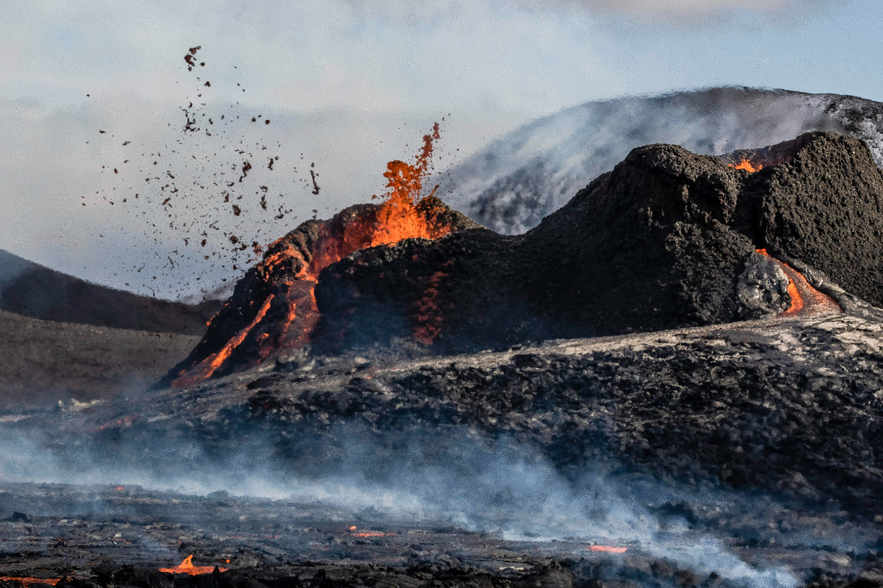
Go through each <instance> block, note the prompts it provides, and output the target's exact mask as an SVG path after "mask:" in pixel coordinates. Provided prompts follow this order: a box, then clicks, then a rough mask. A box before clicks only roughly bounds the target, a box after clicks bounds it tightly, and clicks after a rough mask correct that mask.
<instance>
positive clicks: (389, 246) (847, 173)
mask: <svg viewBox="0 0 883 588" xmlns="http://www.w3.org/2000/svg"><path fill="white" fill-rule="evenodd" d="M740 159H746V160H748V159H750V160H751V161H753V162H754V163H755V164H756V166H753V167H754V169H757V171H755V172H750V171H748V170H747V169H739V168H738V167H744V166H738V167H737V162H738V161H740ZM758 168H759V169H758ZM420 206H423V204H422V203H421V205H420ZM881 207H883V176H881V172H880V170H879V169H878V168H877V166H876V165H875V163H874V160H873V158H872V156H871V153H870V152H869V150H868V148H867V147H866V146H865V145H864V144H863V143H862V142H861V141H859V140H857V139H854V138H850V137H844V136H840V135H837V134H834V133H821V132H818V133H808V134H805V135H801V136H800V137H798V138H797V139H795V140H793V141H789V142H786V143H782V144H780V145H775V146H772V147H769V148H765V149H760V150H754V151H752V152H751V153H742V152H740V153H737V154H731V155H730V156H723V157H712V156H702V155H696V154H693V153H690V152H689V151H687V150H685V149H683V148H681V147H677V146H672V145H650V146H646V147H641V148H638V149H635V150H633V151H632V152H631V153H630V154H629V155H628V157H627V158H626V159H625V160H624V161H623V162H622V163H620V164H619V165H617V166H616V167H615V168H614V169H613V170H612V171H611V172H608V173H605V174H603V175H601V176H599V177H598V178H596V179H595V180H594V181H592V182H591V183H590V184H589V185H588V186H587V187H586V188H584V189H583V190H581V191H580V192H579V193H577V194H576V196H574V198H573V199H572V200H571V201H570V202H569V203H568V204H567V205H566V206H564V207H563V208H561V209H560V210H559V211H557V212H556V213H554V214H552V215H550V216H549V217H547V218H546V219H545V220H544V221H543V222H542V223H541V224H540V226H538V227H537V228H536V229H533V230H532V231H530V232H528V233H526V234H524V235H520V236H504V235H499V234H496V233H494V232H492V231H489V230H487V229H483V228H480V227H478V226H477V225H475V224H474V223H472V222H471V221H468V219H466V218H465V217H462V216H461V215H459V214H457V213H453V212H451V211H449V210H448V209H446V208H444V207H443V206H442V205H441V204H440V203H439V202H438V201H437V200H435V199H433V200H432V210H434V211H436V212H433V214H434V215H435V217H434V220H433V221H432V222H433V223H436V224H438V223H440V224H439V225H438V226H442V227H444V228H445V229H444V230H443V231H439V232H436V233H435V234H429V235H419V236H421V237H429V238H422V239H420V238H418V239H414V238H404V239H402V240H399V239H387V240H385V241H384V243H379V245H380V246H376V247H371V246H370V245H372V244H374V243H371V242H370V240H364V239H363V240H361V241H359V240H356V241H353V240H352V239H350V238H349V237H347V235H348V234H350V233H352V232H353V227H357V226H362V225H363V224H364V223H365V222H366V221H365V219H366V218H368V217H371V215H373V214H374V211H375V210H378V209H376V208H373V207H368V208H364V207H363V208H359V207H356V208H351V209H347V210H345V211H343V212H342V213H340V214H339V215H337V216H336V217H334V219H332V220H331V221H325V222H313V223H305V224H304V225H301V227H299V228H298V229H297V230H295V231H294V232H293V233H291V234H289V235H288V236H286V237H285V238H283V239H282V240H280V241H279V242H277V243H276V244H274V245H273V247H272V248H271V249H270V251H268V252H267V255H266V256H265V258H264V261H263V262H262V263H261V264H259V265H258V266H256V267H255V268H253V270H252V271H251V272H249V275H248V276H246V278H244V279H243V280H242V282H240V284H239V285H238V286H237V288H236V292H235V293H234V296H233V298H231V300H230V301H229V302H228V303H227V305H226V308H225V309H224V310H223V311H222V312H221V314H220V315H218V317H217V318H216V319H215V320H214V321H213V322H212V326H211V328H210V330H209V334H208V335H207V336H206V338H204V339H203V341H202V342H201V343H200V345H199V346H198V347H197V349H196V350H194V353H193V354H191V357H190V358H188V361H187V362H185V363H184V364H182V365H181V366H179V368H176V370H177V371H175V372H174V374H173V375H172V378H171V379H174V377H178V376H179V375H180V374H181V373H182V369H183V370H186V369H192V366H194V365H196V364H198V363H199V362H200V361H205V358H207V357H209V356H210V355H211V354H212V353H218V351H217V350H218V349H220V348H221V346H223V345H227V344H229V342H231V341H232V342H233V343H234V345H232V347H233V350H232V352H231V354H230V355H229V358H225V360H224V362H223V363H224V367H223V369H222V370H212V371H210V372H208V373H207V374H206V373H203V374H201V377H207V376H209V375H213V374H214V375H221V374H224V373H229V372H230V371H233V370H235V369H239V368H241V367H244V366H247V365H253V364H254V363H256V362H259V361H261V360H263V359H265V358H266V357H269V356H270V355H273V354H274V353H275V352H276V351H279V350H280V349H281V348H287V349H291V348H293V347H299V346H303V345H306V344H307V343H309V344H310V346H311V350H312V352H313V353H315V354H323V355H327V354H339V353H342V352H347V351H353V352H355V351H359V352H363V351H364V352H366V353H368V352H371V351H374V352H376V353H379V352H385V351H386V350H388V349H393V350H395V349H398V350H404V349H407V350H408V352H409V353H411V352H414V351H415V350H416V352H417V353H426V352H428V353H439V354H443V353H454V352H470V351H476V350H480V349H488V348H505V347H506V346H511V345H516V344H522V343H525V342H530V341H540V340H546V339H552V338H570V337H587V336H599V335H617V334H624V333H629V332H638V331H654V330H662V329H671V328H679V327H688V326H699V325H708V324H716V323H725V322H733V321H738V320H744V319H750V318H759V317H762V316H766V315H773V314H777V313H780V312H783V311H785V310H787V309H789V308H790V307H792V306H793V302H794V301H793V300H792V297H793V296H795V295H797V290H796V289H795V288H793V287H789V286H793V284H794V280H793V278H791V277H789V275H786V273H788V272H786V271H783V268H785V269H788V270H790V271H791V272H794V271H795V270H794V269H793V267H798V266H799V269H801V270H805V273H807V277H810V278H811V281H812V282H813V285H815V286H816V287H818V288H821V289H822V290H823V291H824V292H828V293H830V292H832V291H833V290H832V288H834V289H836V288H835V287H834V286H833V285H832V284H831V283H830V282H829V279H830V281H833V282H834V283H836V284H839V285H840V286H842V288H845V289H846V290H847V291H848V292H850V293H852V294H854V295H856V296H858V297H860V298H862V299H865V300H867V301H868V302H870V303H871V304H874V305H878V306H879V305H883V289H881V288H883V265H881V259H880V252H879V243H880V242H881V235H883V215H881ZM365 215H368V217H366V216H365ZM373 222H375V221H374V220H370V221H369V224H370V223H373ZM374 230H376V229H374ZM320 232H323V233H324V234H325V235H326V238H324V240H323V239H320V238H319V237H318V235H319V233H320ZM407 236H408V235H403V237H407ZM328 237H333V238H328ZM320 241H321V242H323V243H325V245H323V246H322V247H328V246H329V245H328V244H330V243H334V244H335V245H334V246H333V248H334V249H335V254H334V255H333V258H332V261H334V263H323V264H322V267H324V269H321V268H319V269H321V271H315V269H312V270H309V271H308V272H307V273H308V274H309V275H310V276H315V279H317V282H316V283H315V284H313V283H312V282H310V286H309V288H308V290H309V292H308V293H307V291H306V290H303V291H301V290H298V287H297V286H293V284H296V283H301V282H298V280H302V277H303V276H304V275H307V273H304V272H305V270H304V268H305V267H309V266H310V265H311V264H312V267H313V268H315V263H313V260H314V259H315V257H316V255H317V243H319V242H320ZM337 243H347V245H346V246H345V247H343V248H340V247H339V246H338V245H336V244H337ZM283 249H284V250H285V251H288V252H289V253H286V254H285V255H283V256H281V257H280V251H282V250H283ZM759 250H763V251H759ZM765 254H766V255H765ZM282 258H284V259H285V261H284V262H283V261H281V259H282ZM275 260H280V261H279V262H278V263H277V261H275ZM337 260H339V261H337ZM782 261H785V262H789V263H790V264H791V266H793V267H789V266H784V265H782V264H781V263H780V262H782ZM795 264H796V265H795ZM792 275H794V274H792ZM299 276H300V277H299ZM258 284H260V286H258ZM279 284H286V286H285V288H287V290H286V292H285V293H282V294H280V293H279V292H277V291H274V290H273V288H278V285H279ZM313 286H314V289H315V302H313V299H312V295H313ZM807 287H808V285H807ZM295 292H300V293H295ZM268 294H269V295H272V296H273V297H274V301H272V302H269V303H268V304H269V306H266V308H264V307H263V306H262V304H263V303H264V302H265V301H266V300H267V299H268ZM298 296H299V297H300V300H301V302H299V303H298V302H295V303H294V304H295V305H297V304H301V305H306V306H308V307H309V308H310V309H311V312H310V313H309V315H310V319H309V321H307V322H300V323H297V325H298V326H297V327H296V328H292V326H291V325H293V324H295V323H294V322H292V320H293V319H291V318H289V315H288V314H287V313H288V310H289V309H291V308H293V307H292V305H291V302H292V300H295V299H297V298H298ZM819 296H822V295H821V294H820V295H819ZM280 301H285V302H284V303H282V302H280ZM801 304H802V303H801ZM826 304H827V303H826ZM314 308H315V310H316V311H317V312H313V311H312V309H314ZM826 308H829V309H836V306H835V305H833V303H831V304H827V306H826ZM259 314H260V315H261V316H260V318H259V320H257V322H255V324H252V323H253V322H254V321H255V319H256V317H257V316H258V315H259ZM256 324H261V325H264V326H263V327H261V328H259V329H255V328H254V327H255V325H256ZM280 325H282V327H280ZM243 332H246V335H245V336H243V338H239V335H240V334H241V333H243ZM282 332H286V333H288V334H287V335H285V337H288V339H287V341H288V342H287V343H283V344H281V345H280V341H282V340H283V339H285V337H281V338H280V335H279V333H282ZM292 333H293V335H292ZM291 337H294V338H293V339H292V338H291ZM187 382H188V380H186V379H185V380H182V382H181V383H187Z"/></svg>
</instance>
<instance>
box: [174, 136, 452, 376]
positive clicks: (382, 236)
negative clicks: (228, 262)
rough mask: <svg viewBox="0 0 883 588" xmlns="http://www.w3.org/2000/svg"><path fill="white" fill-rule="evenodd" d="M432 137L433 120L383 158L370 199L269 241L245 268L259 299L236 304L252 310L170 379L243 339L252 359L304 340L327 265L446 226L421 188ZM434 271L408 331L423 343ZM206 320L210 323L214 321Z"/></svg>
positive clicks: (201, 367) (315, 315)
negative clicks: (407, 153)
mask: <svg viewBox="0 0 883 588" xmlns="http://www.w3.org/2000/svg"><path fill="white" fill-rule="evenodd" d="M439 138H440V135H439V125H438V123H436V124H435V125H434V126H433V127H432V132H431V133H429V134H427V135H425V136H424V137H423V143H422V146H421V148H420V151H419V153H418V154H417V156H416V158H415V160H414V161H412V162H411V163H406V162H404V161H398V160H396V161H391V162H389V163H388V164H387V166H386V167H387V169H386V171H385V172H384V174H383V177H384V178H385V179H386V191H385V192H384V194H383V196H382V202H381V203H380V204H378V205H377V206H375V207H370V206H368V207H365V208H362V209H361V210H356V211H350V212H348V213H347V215H348V216H338V217H335V218H334V219H332V220H331V221H325V222H322V223H321V224H320V226H318V227H317V229H316V230H317V231H318V235H316V236H315V237H311V238H310V239H309V242H306V241H304V240H302V239H301V240H298V239H286V237H283V238H281V239H279V240H278V241H276V242H275V243H273V244H272V245H270V247H269V248H268V251H267V253H266V254H265V257H264V259H263V260H261V261H260V262H259V263H258V264H257V265H256V266H255V267H254V268H253V269H252V271H251V272H250V274H251V275H252V276H253V278H254V280H255V283H256V284H257V286H256V287H255V289H256V290H257V291H260V292H261V294H260V295H259V297H260V298H264V297H266V298H265V299H264V302H263V306H261V308H260V310H259V311H258V312H257V313H256V314H253V313H254V308H255V307H254V305H255V304H257V303H258V300H259V298H258V296H256V298H258V300H254V301H252V303H251V306H247V305H246V307H245V308H243V309H239V311H240V313H241V314H240V316H245V317H251V316H254V319H253V320H251V321H250V323H249V324H248V325H247V326H245V327H244V328H241V329H240V330H239V331H238V332H237V333H236V334H235V335H234V336H232V337H231V338H229V339H227V340H226V342H225V344H224V346H223V347H222V348H221V349H220V350H218V351H217V352H215V353H213V354H211V355H208V356H204V359H202V360H201V361H199V362H198V363H196V364H195V365H194V366H193V367H192V368H190V369H189V370H187V371H186V372H182V373H181V374H179V375H178V377H177V379H176V380H175V381H173V382H172V386H174V387H185V386H191V385H195V384H197V383H199V382H202V381H204V380H206V379H208V378H210V377H211V376H212V375H213V374H215V373H216V372H217V371H218V370H219V369H220V368H221V367H222V366H223V365H224V364H225V363H226V362H227V361H228V359H230V357H231V355H232V354H233V353H234V351H236V349H237V348H238V347H239V346H241V345H242V344H243V342H245V341H246V340H247V341H248V343H247V348H243V351H246V354H249V355H250V357H251V358H252V359H251V360H250V361H253V362H254V363H257V362H260V361H263V360H265V359H267V358H268V357H270V356H271V355H273V354H274V353H276V352H278V351H281V350H284V349H294V348H299V347H302V346H303V345H305V344H306V343H308V342H309V340H310V336H311V334H312V332H313V330H314V328H315V327H316V325H317V324H318V321H319V315H320V313H319V310H318V307H317V304H316V298H315V292H314V290H315V286H316V283H317V282H318V280H319V274H320V273H321V271H322V270H323V269H325V268H326V267H328V266H329V265H331V264H333V263H335V262H337V261H340V260H341V259H343V258H344V257H346V256H348V255H350V254H352V253H355V252H356V251H359V250H361V249H366V248H369V247H376V246H381V245H389V244H393V243H396V242H398V241H401V240H403V239H412V238H423V239H438V238H440V237H443V236H445V235H446V234H448V233H449V232H450V231H451V226H450V221H448V220H445V219H444V217H443V216H441V215H440V212H442V208H441V205H440V202H439V201H438V199H437V198H435V197H434V194H435V191H436V189H437V188H438V186H435V188H433V189H431V190H428V192H429V193H428V194H426V195H424V192H426V191H427V190H425V188H426V187H427V186H426V184H427V179H428V178H429V177H430V175H431V173H432V170H433V165H432V156H433V143H434V141H436V140H438V139H439ZM341 214H343V213H341ZM305 230H306V229H305ZM304 234H306V233H304ZM440 279H441V277H433V278H432V279H431V280H430V289H429V290H427V296H428V297H429V298H428V299H427V302H426V304H427V308H426V309H418V313H417V314H418V315H419V316H418V317H417V319H416V323H417V326H416V329H417V332H416V333H415V338H416V339H417V340H419V341H422V342H424V343H426V344H430V343H431V342H432V340H433V339H434V338H435V336H436V335H437V334H438V323H439V321H440V319H439V318H438V317H437V316H436V315H437V314H438V313H437V312H431V311H432V307H433V304H434V295H433V292H437V288H438V283H437V282H438V280H440ZM268 292H273V293H272V294H267V293H268ZM229 304H230V303H229V302H228V305H229ZM225 307H227V305H225ZM227 308H229V307H227ZM225 310H226V309H225ZM430 315H431V317H430V318H425V317H429V316H430ZM265 317H266V320H265ZM246 320H247V319H246ZM209 322H210V328H211V326H213V325H214V323H215V322H216V321H215V320H214V319H213V320H212V321H209ZM243 322H244V321H243ZM238 355H239V354H237V356H238ZM255 357H257V358H259V359H254V358H255ZM252 365H253V364H252Z"/></svg>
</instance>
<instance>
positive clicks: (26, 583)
mask: <svg viewBox="0 0 883 588" xmlns="http://www.w3.org/2000/svg"><path fill="white" fill-rule="evenodd" d="M60 581H61V578H16V577H12V576H0V582H21V585H22V586H24V587H25V588H29V587H30V586H33V585H34V584H49V585H50V586H55V585H56V584H58V583H59V582H60Z"/></svg>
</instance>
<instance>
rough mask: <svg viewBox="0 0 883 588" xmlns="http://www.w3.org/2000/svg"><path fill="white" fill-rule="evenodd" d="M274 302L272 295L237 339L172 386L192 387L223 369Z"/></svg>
mask: <svg viewBox="0 0 883 588" xmlns="http://www.w3.org/2000/svg"><path fill="white" fill-rule="evenodd" d="M271 302H273V295H272V294H270V295H269V296H268V297H267V299H266V300H264V305H263V306H261V309H260V310H259V311H258V314H257V315H256V316H255V317H254V320H253V321H251V323H250V324H249V325H248V326H247V327H245V328H244V329H242V330H241V331H239V333H237V334H236V336H235V337H233V338H232V339H230V340H229V341H227V344H226V345H224V347H222V348H221V350H220V351H218V352H217V353H214V354H212V355H209V356H208V357H206V358H205V359H204V360H203V361H202V362H201V363H199V364H198V365H196V366H195V367H194V368H193V369H192V370H190V372H189V373H187V374H185V375H183V376H181V377H180V378H178V379H177V380H175V381H174V382H172V386H181V387H185V386H192V385H193V384H197V383H199V382H202V381H203V380H206V379H208V378H210V377H211V375H212V374H213V373H215V371H217V369H218V368H219V367H221V366H222V365H223V364H224V362H225V361H227V358H228V357H230V354H231V353H233V350H234V349H236V348H237V347H239V345H240V344H241V343H242V342H243V341H244V340H245V338H246V337H247V336H248V334H249V333H250V332H251V330H252V329H253V328H254V327H255V325H257V324H258V323H259V322H261V319H262V318H264V315H265V314H267V310H269V309H270V303H271Z"/></svg>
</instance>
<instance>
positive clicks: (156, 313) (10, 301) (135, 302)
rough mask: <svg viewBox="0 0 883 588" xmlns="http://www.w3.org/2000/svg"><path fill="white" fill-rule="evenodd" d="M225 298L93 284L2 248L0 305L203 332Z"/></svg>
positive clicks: (63, 318) (134, 326)
mask: <svg viewBox="0 0 883 588" xmlns="http://www.w3.org/2000/svg"><path fill="white" fill-rule="evenodd" d="M220 308H221V302H219V301H214V300H213V301H209V302H203V303H202V304H199V305H189V304H183V303H180V302H169V301H167V300H157V299H155V298H150V297H147V296H138V295H137V294H132V293H131V292H124V291H122V290H115V289H113V288H108V287H106V286H99V285H97V284H91V283H89V282H86V281H84V280H81V279H79V278H75V277H73V276H69V275H67V274H63V273H61V272H57V271H55V270H51V269H49V268H47V267H44V266H42V265H39V264H36V263H34V262H31V261H28V260H26V259H23V258H21V257H18V256H17V255H13V254H12V253H9V252H8V251H3V250H2V249H0V310H5V311H8V312H12V313H15V314H20V315H23V316H28V317H31V318H36V319H41V320H49V321H57V322H64V323H78V324H83V325H94V326H99V327H112V328H116V329H131V330H138V331H153V332H158V333H179V334H184V335H202V334H203V333H204V332H205V329H206V323H207V322H208V321H209V320H210V319H211V318H212V316H214V315H215V313H217V312H218V310H220Z"/></svg>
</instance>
